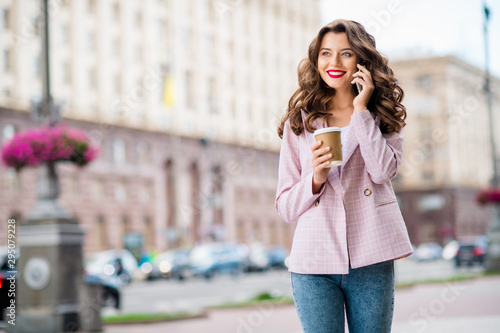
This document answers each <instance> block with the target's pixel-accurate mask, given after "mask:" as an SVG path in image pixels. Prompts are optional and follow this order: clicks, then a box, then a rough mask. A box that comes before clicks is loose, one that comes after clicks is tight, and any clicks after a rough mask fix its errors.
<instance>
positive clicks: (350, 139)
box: [342, 128, 359, 168]
mask: <svg viewBox="0 0 500 333" xmlns="http://www.w3.org/2000/svg"><path fill="white" fill-rule="evenodd" d="M358 145H359V143H358V140H356V135H355V134H354V129H353V128H349V131H348V132H347V138H346V143H345V148H344V154H343V156H342V168H344V166H345V164H346V163H347V161H349V159H350V158H351V156H352V154H353V153H354V151H355V150H356V148H357V147H358Z"/></svg>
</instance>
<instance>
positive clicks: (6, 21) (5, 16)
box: [2, 8, 10, 29]
mask: <svg viewBox="0 0 500 333" xmlns="http://www.w3.org/2000/svg"><path fill="white" fill-rule="evenodd" d="M2 28H4V29H10V11H9V9H8V8H3V9H2Z"/></svg>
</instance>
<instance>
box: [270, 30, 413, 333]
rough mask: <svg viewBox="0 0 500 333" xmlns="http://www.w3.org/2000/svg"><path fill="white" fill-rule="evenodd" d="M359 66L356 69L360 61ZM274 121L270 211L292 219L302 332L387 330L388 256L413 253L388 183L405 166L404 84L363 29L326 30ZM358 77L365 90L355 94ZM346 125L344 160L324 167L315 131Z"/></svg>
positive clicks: (391, 277)
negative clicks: (276, 158) (276, 147)
mask: <svg viewBox="0 0 500 333" xmlns="http://www.w3.org/2000/svg"><path fill="white" fill-rule="evenodd" d="M360 63H361V64H362V65H360ZM298 75H299V88H298V89H297V91H296V92H295V93H294V94H293V96H292V97H291V99H290V102H289V105H288V110H287V112H286V114H285V115H284V117H283V118H282V121H281V124H280V126H279V127H278V134H279V136H280V137H281V138H282V139H283V142H282V146H281V154H280V164H279V180H278V189H277V196H276V209H277V211H278V213H279V215H280V216H281V217H282V218H283V219H284V220H285V221H286V222H288V223H291V222H294V221H298V222H297V227H296V230H295V236H294V240H293V246H292V252H291V258H290V264H289V270H290V271H291V274H292V289H293V297H294V301H295V306H296V309H297V313H298V315H299V319H300V322H301V324H302V327H303V329H304V332H306V333H322V332H325V333H326V332H328V333H332V332H342V333H343V332H344V308H345V317H346V318H347V323H348V326H349V332H350V333H366V332H370V333H381V332H390V329H391V324H392V314H393V308H394V305H393V304H394V265H393V260H395V259H398V258H403V257H406V256H408V255H410V254H411V253H412V251H413V249H412V247H411V244H410V241H409V238H408V233H407V230H406V226H405V224H404V221H403V218H402V215H401V212H400V210H399V206H398V203H397V201H396V196H395V194H394V190H393V188H392V185H391V179H393V178H394V177H395V176H396V173H397V170H398V167H399V165H400V163H401V155H402V147H403V127H404V126H405V122H404V120H405V118H406V110H405V107H404V106H403V105H402V104H401V101H402V99H403V90H402V89H401V88H400V87H399V86H398V82H397V80H396V78H395V77H394V75H393V72H392V70H391V69H390V68H389V67H388V65H387V59H385V58H384V57H383V56H382V55H381V54H380V53H379V52H378V51H377V50H376V48H375V40H374V38H373V37H372V36H371V35H369V34H368V33H367V32H366V31H365V29H364V28H363V26H362V25H360V24H359V23H357V22H353V21H347V20H336V21H334V22H332V23H330V24H328V25H326V26H325V27H323V28H322V29H321V30H320V31H319V33H318V35H317V36H316V38H315V39H314V40H313V41H312V43H311V45H310V46H309V54H308V58H306V59H304V60H302V62H301V63H300V65H299V72H298ZM356 83H357V84H358V85H359V86H360V89H361V91H360V92H359V93H358V90H357V87H356ZM327 126H328V127H329V126H336V127H341V128H342V144H343V147H342V150H343V163H342V165H341V166H338V167H332V168H327V166H328V163H329V162H328V159H329V158H330V157H331V155H329V147H327V148H324V149H319V147H320V145H321V142H320V141H319V142H316V141H315V139H314V136H313V131H314V129H317V128H321V127H327Z"/></svg>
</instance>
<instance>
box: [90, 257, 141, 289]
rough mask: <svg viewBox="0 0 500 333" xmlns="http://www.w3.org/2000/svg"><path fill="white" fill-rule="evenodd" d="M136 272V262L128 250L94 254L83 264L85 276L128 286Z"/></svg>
mask: <svg viewBox="0 0 500 333" xmlns="http://www.w3.org/2000/svg"><path fill="white" fill-rule="evenodd" d="M137 271H138V265H137V260H136V259H135V257H134V256H133V255H132V253H130V252H129V251H128V250H124V249H122V250H108V251H102V252H96V253H94V254H93V255H91V256H90V257H89V258H88V259H87V260H86V262H85V274H87V275H95V276H98V277H101V278H103V279H108V280H113V281H114V280H116V279H118V280H119V281H121V283H122V284H129V283H130V282H131V281H132V278H133V277H134V275H135V274H136V272H137Z"/></svg>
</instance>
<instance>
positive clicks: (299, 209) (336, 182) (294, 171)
mask: <svg viewBox="0 0 500 333" xmlns="http://www.w3.org/2000/svg"><path fill="white" fill-rule="evenodd" d="M302 119H303V120H304V119H305V113H304V112H303V113H302ZM321 123H322V122H321V120H317V121H316V122H315V124H314V125H315V127H316V128H321V127H323V126H322V124H321ZM314 141H315V139H314V136H313V134H312V133H309V132H308V131H306V130H305V129H304V130H303V132H302V133H301V134H300V135H299V136H297V135H295V134H294V133H293V132H292V130H291V128H290V123H289V121H287V122H286V123H285V128H284V132H283V142H282V145H281V153H280V162H279V176H278V189H277V193H276V210H277V211H278V214H279V215H280V216H281V217H282V218H283V220H285V221H286V222H287V223H291V222H295V221H297V226H296V229H295V236H294V239H293V245H292V251H291V255H290V263H289V270H290V271H292V272H295V273H303V274H347V273H348V272H349V263H350V265H351V267H352V268H358V267H362V266H367V265H371V264H375V263H378V262H382V261H387V260H391V259H397V258H402V257H405V256H408V255H410V254H411V253H412V252H413V248H412V246H411V243H410V239H409V237H408V232H407V230H406V226H405V223H404V220H403V217H402V215H401V211H400V209H399V206H398V203H397V201H396V196H395V194H394V190H393V188H392V185H391V179H392V178H394V177H395V176H396V173H397V170H398V167H399V165H400V163H401V155H402V148H403V131H401V133H392V134H382V132H381V131H380V128H379V122H378V121H377V120H376V119H374V117H373V116H372V114H371V113H370V112H369V111H368V110H365V111H362V112H359V113H357V114H353V115H352V117H351V123H350V129H349V132H348V133H347V138H346V142H345V144H344V145H345V147H344V156H343V163H342V169H341V170H342V171H341V172H340V171H339V168H338V167H332V168H331V170H330V171H329V173H328V180H327V182H326V183H325V184H324V186H323V187H322V189H321V191H320V193H318V194H313V193H312V177H313V168H312V151H311V145H312V144H313V143H314Z"/></svg>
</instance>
